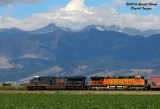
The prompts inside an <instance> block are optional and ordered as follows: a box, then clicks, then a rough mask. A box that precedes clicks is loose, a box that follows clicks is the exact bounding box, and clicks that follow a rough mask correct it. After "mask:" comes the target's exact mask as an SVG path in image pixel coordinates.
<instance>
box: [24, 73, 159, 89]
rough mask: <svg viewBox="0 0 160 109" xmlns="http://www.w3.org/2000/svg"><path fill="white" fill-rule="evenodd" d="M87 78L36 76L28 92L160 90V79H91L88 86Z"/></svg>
mask: <svg viewBox="0 0 160 109" xmlns="http://www.w3.org/2000/svg"><path fill="white" fill-rule="evenodd" d="M85 80H86V77H84V76H75V77H39V76H35V77H34V78H33V79H31V80H30V84H29V85H28V86H27V89H28V90H56V89H61V90H64V89H66V90H108V89H126V90H149V89H160V77H151V83H148V80H147V79H144V77H143V76H120V77H117V78H115V77H109V76H108V77H90V84H86V81H85Z"/></svg>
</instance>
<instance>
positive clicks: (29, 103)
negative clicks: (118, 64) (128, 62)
mask: <svg viewBox="0 0 160 109" xmlns="http://www.w3.org/2000/svg"><path fill="white" fill-rule="evenodd" d="M118 92H119V93H118ZM120 92H122V93H123V94H122V93H120ZM126 92H127V94H125V93H126ZM129 92H130V91H113V92H112V91H107V92H103V91H102V92H98V91H93V92H89V91H71V92H69V91H43V92H42V91H29V92H27V91H1V92H0V109H31V108H32V109H131V108H132V109H135V108H138V109H147V108H148V109H158V108H159V107H160V99H159V98H160V93H159V92H158V91H157V92H154V93H159V94H157V95H155V94H154V93H153V94H148V95H147V94H132V92H130V94H129ZM136 93H138V91H137V92H136Z"/></svg>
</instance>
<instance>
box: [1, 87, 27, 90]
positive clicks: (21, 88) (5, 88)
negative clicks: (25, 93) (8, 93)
mask: <svg viewBox="0 0 160 109" xmlns="http://www.w3.org/2000/svg"><path fill="white" fill-rule="evenodd" d="M0 90H27V86H18V87H14V86H0Z"/></svg>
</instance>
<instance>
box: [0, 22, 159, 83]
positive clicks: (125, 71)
mask: <svg viewBox="0 0 160 109" xmlns="http://www.w3.org/2000/svg"><path fill="white" fill-rule="evenodd" d="M51 27H54V25H51ZM97 27H98V29H97ZM99 28H101V29H99ZM116 28H117V30H119V28H118V27H116V26H111V28H110V29H113V30H114V29H115V30H116ZM55 29H56V27H55ZM102 29H103V31H102ZM104 29H108V28H107V27H105V26H94V25H92V26H88V28H84V29H83V30H81V31H64V30H62V29H57V30H54V29H53V31H50V32H45V33H44V32H41V33H39V32H37V33H34V34H31V33H29V32H25V31H22V30H19V29H11V30H5V29H4V30H1V32H0V33H1V35H0V82H4V81H16V82H17V81H20V82H25V81H28V80H29V78H31V77H33V75H41V76H43V75H53V76H67V75H68V76H75V75H84V76H87V77H89V76H96V75H99V76H106V75H109V76H118V75H126V76H127V75H144V76H145V77H149V76H150V75H159V73H158V72H159V67H160V64H159V62H160V58H159V57H160V52H159V50H160V43H159V42H160V34H155V35H152V36H150V37H147V38H146V37H143V36H134V37H133V36H131V35H128V34H125V33H123V32H117V31H111V30H109V29H108V30H104ZM13 30H14V31H13ZM42 30H43V29H42ZM42 30H41V31H42ZM48 30H49V29H48ZM51 30H52V29H51ZM44 31H45V30H44ZM46 31H47V29H46ZM2 33H3V34H2ZM9 33H10V34H9Z"/></svg>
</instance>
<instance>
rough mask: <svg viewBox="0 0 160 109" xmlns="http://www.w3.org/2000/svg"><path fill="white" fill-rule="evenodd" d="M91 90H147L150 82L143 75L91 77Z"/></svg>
mask: <svg viewBox="0 0 160 109" xmlns="http://www.w3.org/2000/svg"><path fill="white" fill-rule="evenodd" d="M90 79H91V84H90V89H91V90H107V89H128V90H145V89H146V88H147V85H148V82H147V80H145V79H144V77H143V76H120V77H117V78H116V77H90Z"/></svg>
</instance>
